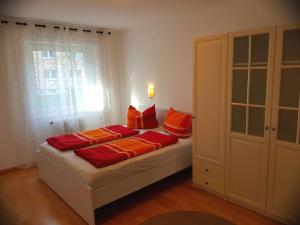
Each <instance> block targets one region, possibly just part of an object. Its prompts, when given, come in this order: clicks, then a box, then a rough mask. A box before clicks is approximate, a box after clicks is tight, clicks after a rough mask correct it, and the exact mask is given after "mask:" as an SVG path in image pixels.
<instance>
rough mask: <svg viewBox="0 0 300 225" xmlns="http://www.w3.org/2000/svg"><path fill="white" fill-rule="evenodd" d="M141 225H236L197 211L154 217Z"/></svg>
mask: <svg viewBox="0 0 300 225" xmlns="http://www.w3.org/2000/svg"><path fill="white" fill-rule="evenodd" d="M141 225H234V224H233V223H231V222H229V221H228V220H224V219H222V218H220V217H217V216H215V215H211V214H205V213H201V212H196V211H174V212H169V213H164V214H161V215H158V216H155V217H152V218H150V219H148V220H146V221H145V222H143V223H141Z"/></svg>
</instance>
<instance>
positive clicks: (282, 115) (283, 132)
mask: <svg viewBox="0 0 300 225" xmlns="http://www.w3.org/2000/svg"><path fill="white" fill-rule="evenodd" d="M297 119H298V111H296V110H287V109H279V119H278V136H277V138H278V139H279V140H282V141H289V142H296V136H297Z"/></svg>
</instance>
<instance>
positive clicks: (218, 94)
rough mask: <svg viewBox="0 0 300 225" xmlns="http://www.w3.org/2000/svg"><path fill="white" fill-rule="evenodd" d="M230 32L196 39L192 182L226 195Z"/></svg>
mask: <svg viewBox="0 0 300 225" xmlns="http://www.w3.org/2000/svg"><path fill="white" fill-rule="evenodd" d="M227 44H228V34H224V35H217V36H213V37H205V38H197V39H195V40H194V82H193V83H194V106H193V108H194V109H193V111H194V112H193V113H194V119H193V181H194V184H195V185H196V186H200V187H201V188H203V189H205V190H208V191H212V192H215V193H218V194H222V195H223V194H224V154H225V112H226V81H227V52H228V51H227Z"/></svg>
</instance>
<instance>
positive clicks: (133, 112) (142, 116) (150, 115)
mask: <svg viewBox="0 0 300 225" xmlns="http://www.w3.org/2000/svg"><path fill="white" fill-rule="evenodd" d="M127 127H129V128H135V129H150V128H156V127H158V120H157V119H156V111H155V105H153V106H151V107H149V108H148V109H146V110H145V111H144V112H142V113H141V112H140V111H138V110H137V109H136V108H134V107H133V106H132V105H130V106H129V108H128V114H127Z"/></svg>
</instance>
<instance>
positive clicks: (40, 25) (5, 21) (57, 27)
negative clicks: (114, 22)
mask: <svg viewBox="0 0 300 225" xmlns="http://www.w3.org/2000/svg"><path fill="white" fill-rule="evenodd" d="M1 23H4V24H8V20H1ZM15 23H16V25H21V26H27V25H28V23H26V22H18V21H17V22H15ZM34 26H35V27H42V28H46V27H47V26H48V27H49V26H53V28H54V29H57V30H59V29H61V28H62V29H63V30H66V29H68V30H71V31H78V30H81V29H79V28H74V27H69V28H66V27H65V26H63V25H62V27H61V26H57V25H49V24H48V25H46V24H38V23H34ZM82 31H83V32H88V33H90V32H92V30H91V29H82ZM96 33H97V34H105V33H106V34H108V35H111V32H110V31H109V32H105V31H102V30H96Z"/></svg>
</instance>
